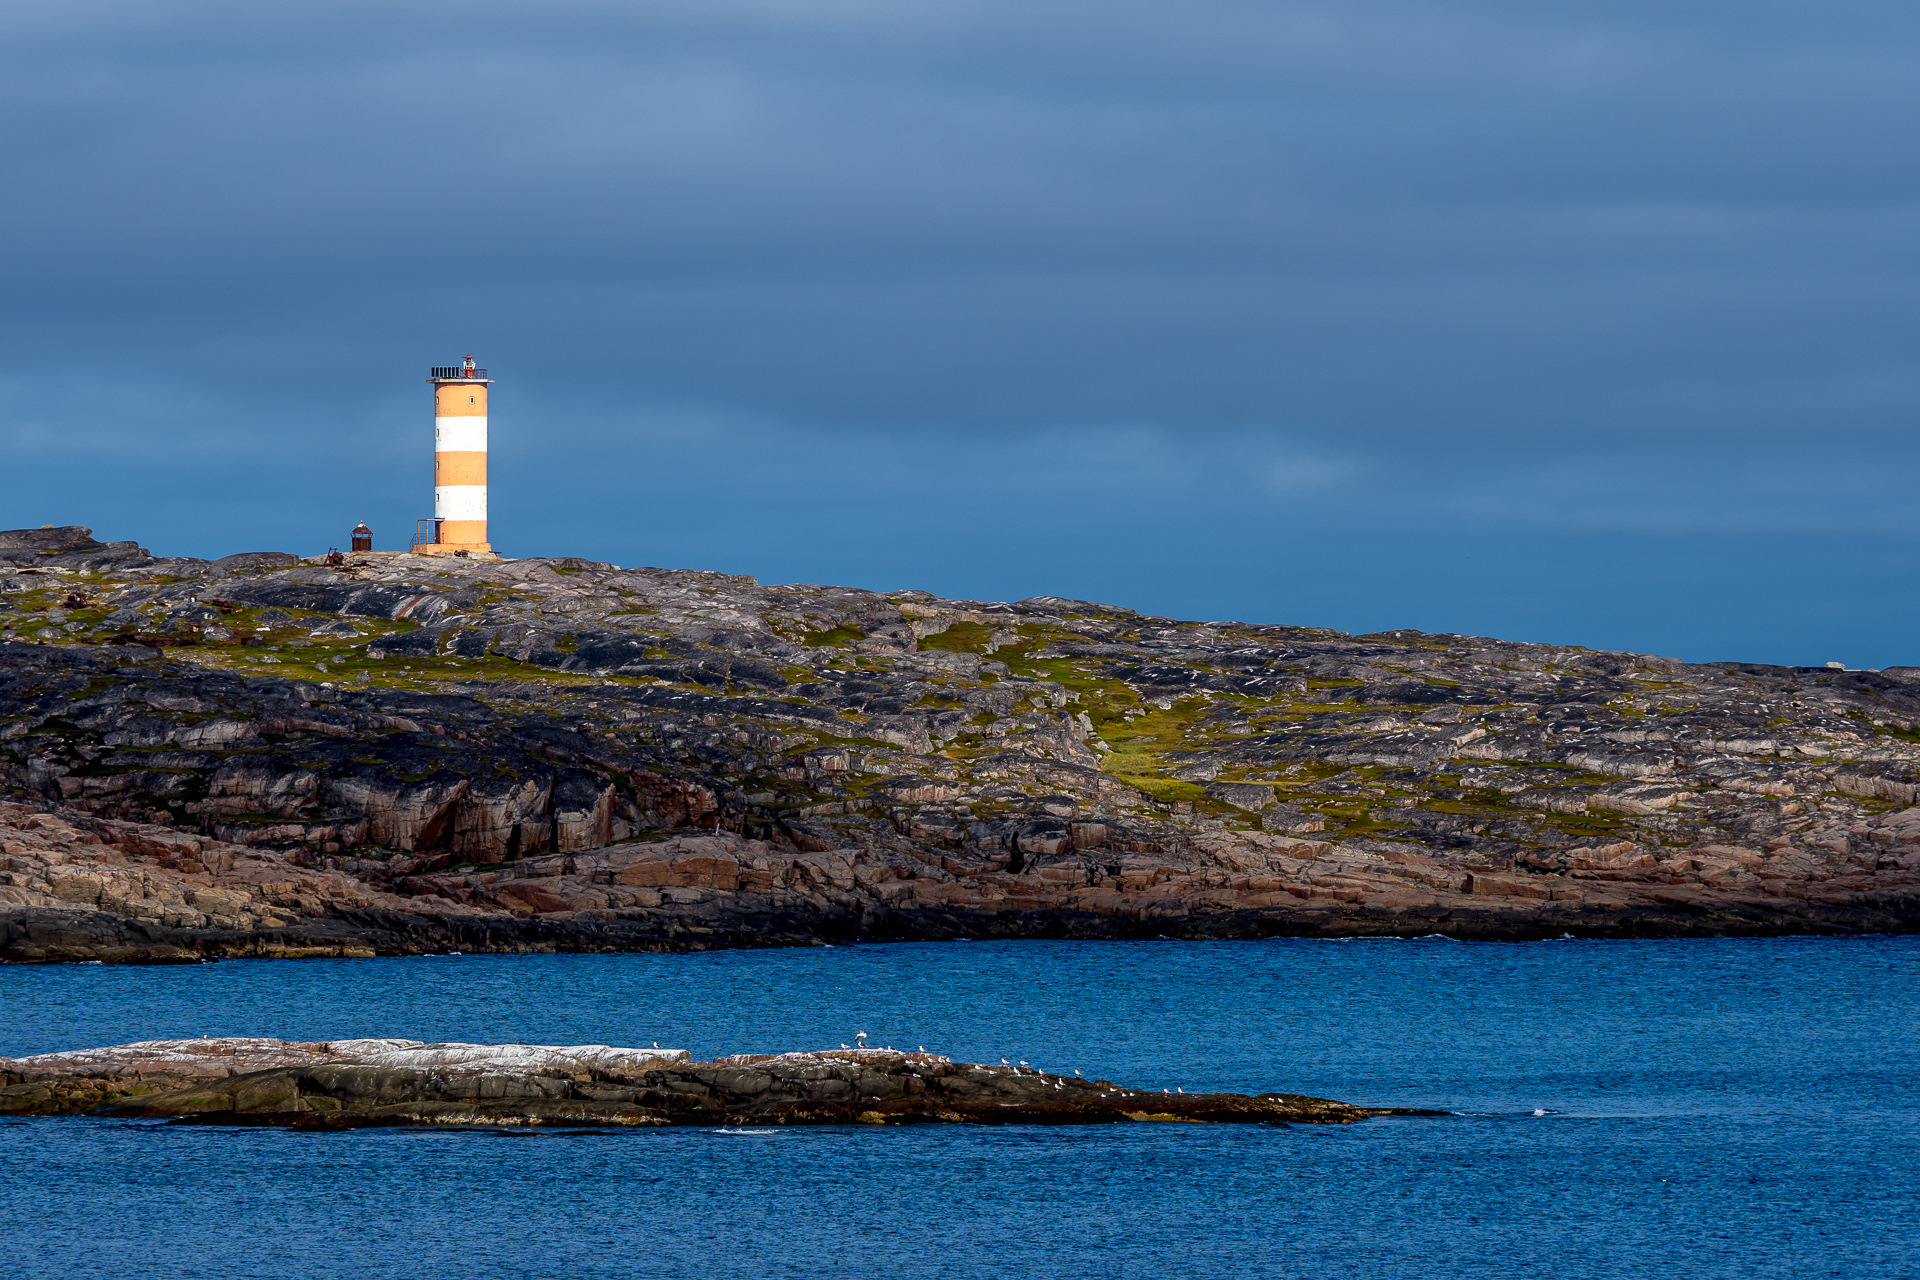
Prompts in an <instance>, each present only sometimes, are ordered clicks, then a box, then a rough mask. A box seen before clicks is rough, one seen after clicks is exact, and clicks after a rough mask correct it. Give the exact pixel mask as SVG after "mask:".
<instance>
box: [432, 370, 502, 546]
mask: <svg viewBox="0 0 1920 1280" xmlns="http://www.w3.org/2000/svg"><path fill="white" fill-rule="evenodd" d="M427 381H429V382H431V383H432V384H433V520H432V521H431V524H430V525H429V527H427V528H423V529H422V530H420V532H419V533H418V534H416V535H415V538H414V542H415V546H414V550H415V551H418V552H424V553H426V554H429V555H490V554H491V553H492V551H493V548H492V547H491V546H489V545H488V543H487V385H488V383H489V382H490V381H491V379H489V378H488V377H487V371H486V370H485V369H476V368H474V365H473V357H472V356H468V357H467V358H466V360H465V361H464V362H463V363H461V364H457V365H435V366H433V367H432V368H431V369H430V370H429V371H428V378H427ZM422 524H428V522H425V521H423V522H422Z"/></svg>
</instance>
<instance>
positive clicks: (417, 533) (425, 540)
mask: <svg viewBox="0 0 1920 1280" xmlns="http://www.w3.org/2000/svg"><path fill="white" fill-rule="evenodd" d="M439 541H440V522H439V521H438V520H437V519H434V520H415V521H414V522H413V541H412V542H411V543H410V544H409V545H408V548H407V549H408V550H409V551H411V550H412V549H413V548H414V547H431V546H433V545H434V544H435V543H437V542H439Z"/></svg>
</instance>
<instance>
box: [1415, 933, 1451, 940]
mask: <svg viewBox="0 0 1920 1280" xmlns="http://www.w3.org/2000/svg"><path fill="white" fill-rule="evenodd" d="M1413 941H1415V942H1458V941H1460V939H1458V938H1454V937H1449V936H1448V935H1447V934H1444V933H1423V934H1421V935H1420V936H1419V937H1417V938H1415V939H1413Z"/></svg>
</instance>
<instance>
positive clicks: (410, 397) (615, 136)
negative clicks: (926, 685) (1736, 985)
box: [0, 0, 1920, 666]
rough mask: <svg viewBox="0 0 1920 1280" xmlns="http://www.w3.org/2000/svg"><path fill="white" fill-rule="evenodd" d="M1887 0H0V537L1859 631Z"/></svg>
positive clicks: (1905, 145) (1893, 87)
mask: <svg viewBox="0 0 1920 1280" xmlns="http://www.w3.org/2000/svg"><path fill="white" fill-rule="evenodd" d="M1917 107H1920V8H1916V7H1915V6H1914V5H1912V4H1911V3H1904V4H1896V3H1891V2H1889V3H1874V2H1862V0H1828V2H1827V3H1824V4H1819V5H1814V4H1809V3H1805V2H1804V0H1801V2H1799V3H1781V2H1779V0H1724V2H1720V0H1661V2H1659V3H1654V2H1651V0H1649V2H1646V3H1637V2H1635V0H1609V2H1607V3H1589V2H1586V0H1560V2H1555V3H1542V0H1430V2H1425V3H1422V2H1419V0H1324V2H1323V0H1309V2H1299V3H1296V2H1293V0H1259V2H1257V3H1256V2H1248V3H1236V2H1234V0H1180V2H1179V3H1174V2H1173V0H1160V2H1159V3H1152V4H1148V3H1138V2H1135V0H1105V2H1104V3H1099V4H1093V3H1075V2H1072V0H946V2H941V0H930V2H927V3H908V2H905V0H895V2H894V3H880V2H879V0H684V2H683V3H671V2H661V3H648V2H646V0H626V2H621V3H615V2H612V0H608V2H606V3H591V2H586V0H543V3H541V4H539V5H532V4H528V3H525V2H524V0H519V2H516V3H511V4H508V3H497V4H489V3H467V4H451V3H449V4H435V3H425V2H420V0H380V2H379V3H369V4H364V5H356V4H353V3H349V2H343V0H332V2H330V3H326V4H320V3H311V2H308V0H278V2H276V3H274V4H260V3H258V2H257V0H247V2H245V3H241V2H238V0H234V2H231V3H219V2H214V0H167V2H166V3H164V4H159V5H155V4H152V3H130V2H121V0H62V3H61V4H58V5H53V4H12V5H5V6H0V126H3V127H0V165H3V166H4V169H3V170H0V172H4V174H5V179H4V184H3V185H0V192H4V195H0V450H4V457H0V527H16V526H22V525H38V524H44V523H54V524H86V525H89V526H91V527H93V528H94V530H95V531H96V533H97V535H98V536H100V537H103V538H114V539H117V538H134V539H138V540H140V541H141V542H142V543H144V544H146V545H148V546H150V547H151V548H152V549H153V550H154V551H156V552H158V553H172V554H196V555H219V554H223V553H226V552H231V551H237V550H254V549H286V550H294V551H299V552H302V553H311V552H313V551H316V550H324V549H325V548H326V547H327V546H328V545H330V544H341V543H344V541H345V538H346V531H347V530H348V528H350V527H351V526H352V524H353V523H354V522H355V521H356V520H360V519H365V520H367V521H368V522H369V523H370V524H371V525H372V526H373V527H374V529H375V531H376V533H377V535H378V539H379V540H378V541H377V543H376V545H377V546H382V547H393V546H397V545H404V544H405V541H406V535H407V533H408V531H409V529H410V528H411V523H412V521H413V519H414V518H416V517H419V516H424V515H427V514H430V511H431V505H432V472H431V452H432V424H431V421H430V418H431V402H430V399H429V395H428V389H427V387H426V384H425V382H424V378H425V375H426V370H427V366H428V365H430V364H437V363H449V362H452V361H454V360H457V359H458V358H459V357H460V356H461V355H463V354H465V353H466V352H469V351H470V352H473V353H474V354H475V355H476V356H477V357H478V359H479V361H480V362H481V363H482V364H484V365H487V366H489V367H490V368H491V369H492V370H493V373H494V376H495V377H496V378H497V379H498V381H497V383H496V385H495V387H494V392H493V401H494V402H493V415H492V459H491V465H492V476H491V480H492V492H491V499H492V536H493V540H494V543H495V545H496V546H497V547H498V548H500V549H501V550H502V551H503V552H505V553H508V554H540V555H562V554H575V555H584V556H589V557H592V558H595V559H605V560H612V561H615V562H617V563H621V564H660V565H670V566H677V567H701V568H718V569H724V570H728V571H731V572H738V573H751V574H754V575H756V576H757V577H759V578H761V579H762V580H764V581H815V582H841V583H851V584H856V585H862V586H870V587H876V588H882V589H889V588H899V587H917V588H923V589H926V590H931V591H935V592H938V593H941V594H943V595H958V596H970V597H976V598H987V599H1008V598H1018V597H1021V596H1027V595H1035V594H1052V595H1068V596H1080V597H1087V598H1093V599H1101V600H1109V601H1114V602H1116V603H1123V604H1128V605H1131V606H1134V607H1136V608H1140V609H1142V610H1146V611H1151V612H1159V613H1168V614H1173V615H1176V616H1183V617H1200V618H1227V617H1233V618H1244V619H1249V620H1255V621H1270V622H1296V623H1306V624H1313V625H1322V626H1332V627H1337V628H1340V629H1342V630H1350V631H1369V630H1375V629H1384V628H1393V627H1418V628H1421V629H1424V630H1431V631H1459V632H1470V633H1477V634H1491V635H1500V636H1505V637H1509V638H1514V639H1527V640H1551V641H1557V642H1566V643H1577V644H1586V645H1591V646H1594V647H1605V648H1632V649H1640V650H1649V651H1655V652H1662V653H1668V654H1671V655H1674V656H1678V657H1684V658H1691V659H1700V660H1706V659H1719V658H1747V659H1753V660H1762V661H1774V662H1794V663H1819V662H1823V661H1827V660H1836V661H1844V662H1847V663H1848V664H1850V665H1858V666H1881V665H1889V664H1895V663H1903V664H1920V629H1917V628H1916V623H1920V605H1916V591H1915V586H1916V576H1917V575H1920V555H1917V554H1916V550H1915V547H1916V537H1917V536H1920V500H1917V499H1916V496H1915V480H1914V477H1915V475H1916V464H1920V444H1916V432H1915V424H1916V421H1917V420H1920V377H1917V376H1916V365H1915V353H1916V351H1917V350H1920V323H1917V321H1920V315H1917V308H1920V288H1916V285H1920V261H1917V259H1920V242H1917V241H1916V236H1915V232H1916V229H1920V214H1917V211H1916V188H1920V167H1916V164H1915V143H1914V138H1915V137H1916V136H1920V128H1917V127H1916V126H1917V125H1920V110H1916V108H1917Z"/></svg>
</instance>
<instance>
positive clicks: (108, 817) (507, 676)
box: [0, 527, 1920, 959]
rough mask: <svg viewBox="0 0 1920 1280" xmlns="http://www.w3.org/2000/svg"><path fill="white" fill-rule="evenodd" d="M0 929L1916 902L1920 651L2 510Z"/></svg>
mask: <svg viewBox="0 0 1920 1280" xmlns="http://www.w3.org/2000/svg"><path fill="white" fill-rule="evenodd" d="M0 788H4V794H5V796H6V798H7V799H8V800H9V801H10V803H7V804H5V805H0V955H5V956H8V957H11V958H15V959H59V958H83V957H99V958H119V959H167V958H192V957H197V956H201V955H208V954H308V953H312V952H314V951H323V952H328V953H332V954H339V953H341V952H346V953H358V952H364V951H369V950H377V951H404V950H420V949H438V948H446V947H457V948H460V949H468V950H478V949H488V948H497V949H523V948H544V949H551V948H560V949H570V948H583V949H622V948H641V947H692V946H720V945H765V944H786V943H800V942H809V941H818V940H822V939H843V938H878V937H924V938H945V937H958V936H974V937H982V936H1129V935H1140V934H1145V935H1151V936H1157V935H1162V934H1165V935H1176V936H1260V935H1266V934H1275V933H1355V932H1364V933H1381V932H1389V933H1429V932H1446V933H1453V934H1456V935H1460V936H1536V935H1539V934H1542V933H1559V932H1561V931H1563V930H1564V931H1571V932H1574V933H1576V934H1609V935H1620V934H1663V933H1724V932H1779V931H1808V930H1840V929H1872V930H1891V929H1908V928H1911V927H1913V926H1914V924H1915V922H1916V921H1920V807H1917V806H1920V669H1898V668H1896V669H1891V670H1887V671H1881V672H1867V671H1840V670H1829V669H1823V668H1811V669H1809V668H1787V667H1771V666H1761V665H1755V664H1744V663H1713V664H1706V665H1689V664H1683V663H1679V662H1675V661H1671V660H1669V659H1664V658H1655V657H1648V656H1644V655H1638V654H1628V653H1608V652H1596V651H1592V650H1586V649H1579V648H1571V647H1564V646H1552V645H1531V644H1516V643H1510V642H1504V641H1497V640H1486V639H1479V638H1475V637H1468V636H1453V635H1427V634H1421V633H1418V632H1411V631H1396V632H1386V633H1380V634H1374V635H1364V636H1352V635H1345V634H1342V633H1339V632H1334V631H1327V630H1321V629H1314V628H1302V627H1284V626H1256V625H1251V624H1242V623H1225V622H1211V623H1199V622H1183V621H1178V620H1175V619H1169V618H1157V617H1148V616H1145V615H1142V614H1138V613H1135V612H1133V611H1131V610H1129V609H1125V608H1122V607H1118V606H1114V605H1100V604H1091V603H1087V602H1085V601H1077V600H1064V599H1055V598H1051V597H1042V598H1037V599H1030V600H1022V601H1018V602H1015V603H1012V604H1000V603H981V602H976V601H958V600H944V599H940V598H937V597H934V596H931V595H927V594H925V593H921V592H892V593H885V594H882V593H876V592H870V591H860V590H853V589H849V588H842V587H824V586H807V585H787V586H763V585H761V584H759V583H757V582H755V581H754V580H753V579H751V578H744V577H735V576H729V575H725V574H716V573H694V572H678V571H670V570H662V569H620V568H616V567H615V566H613V565H609V564H600V563H595V562H591V561H585V560H577V559H566V558H562V559H534V560H505V561H484V562H483V561H478V560H461V559H446V558H423V557H415V556H408V555H402V554H376V555H362V556H355V557H351V558H350V559H349V560H348V561H347V562H346V563H344V564H341V565H338V566H332V567H329V566H328V565H326V564H323V563H318V562H315V561H313V560H304V561H303V560H301V559H299V558H297V557H295V556H293V555H287V554H279V553H255V554H247V555H236V556H229V557H226V558H225V559H221V560H214V561H206V560H194V559H183V558H177V557H154V556H151V555H149V554H148V553H147V552H146V551H144V550H143V549H142V548H140V547H138V546H135V545H134V544H131V543H109V544H102V543H98V542H96V541H94V540H93V538H92V536H91V534H90V533H89V531H88V530H86V529H83V528H78V527H71V528H62V529H39V530H23V531H15V532H11V533H0Z"/></svg>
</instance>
